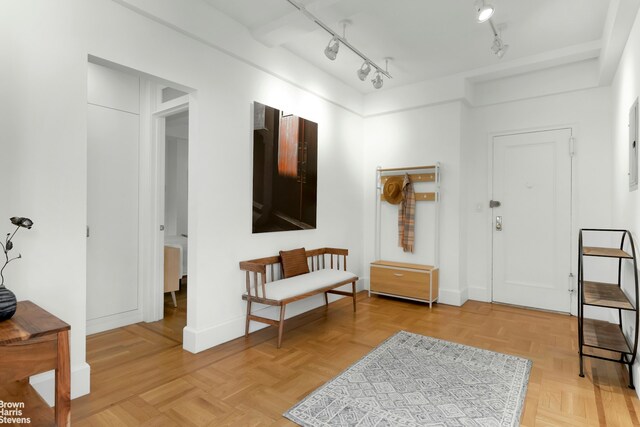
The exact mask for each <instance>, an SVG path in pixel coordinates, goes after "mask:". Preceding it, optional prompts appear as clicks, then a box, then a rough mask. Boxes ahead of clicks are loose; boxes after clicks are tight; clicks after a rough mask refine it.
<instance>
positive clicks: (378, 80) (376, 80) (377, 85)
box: [371, 71, 384, 89]
mask: <svg viewBox="0 0 640 427" xmlns="http://www.w3.org/2000/svg"><path fill="white" fill-rule="evenodd" d="M371 83H373V87H374V88H376V89H380V88H381V87H382V85H383V84H384V80H382V76H380V71H377V72H376V76H375V78H374V79H373V80H371Z"/></svg>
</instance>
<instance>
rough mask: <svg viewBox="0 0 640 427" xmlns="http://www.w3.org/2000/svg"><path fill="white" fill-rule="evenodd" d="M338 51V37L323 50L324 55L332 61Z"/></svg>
mask: <svg viewBox="0 0 640 427" xmlns="http://www.w3.org/2000/svg"><path fill="white" fill-rule="evenodd" d="M338 49H340V41H339V40H338V37H333V38H332V39H331V40H330V41H329V44H328V45H327V47H325V48H324V54H325V55H326V56H327V58H329V59H330V60H332V61H335V59H336V56H338Z"/></svg>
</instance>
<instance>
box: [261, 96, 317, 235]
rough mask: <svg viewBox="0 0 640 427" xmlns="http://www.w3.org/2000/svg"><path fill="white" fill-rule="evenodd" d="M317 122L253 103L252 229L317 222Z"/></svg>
mask: <svg viewBox="0 0 640 427" xmlns="http://www.w3.org/2000/svg"><path fill="white" fill-rule="evenodd" d="M317 187H318V124H317V123H314V122H312V121H310V120H306V119H304V118H302V117H299V116H297V115H295V114H289V113H285V112H283V111H281V110H278V109H276V108H273V107H269V106H268V105H264V104H261V103H259V102H254V103H253V204H252V215H253V226H252V228H253V229H252V231H253V233H267V232H275V231H292V230H308V229H314V228H316V210H317V209H316V203H317V192H318V191H317Z"/></svg>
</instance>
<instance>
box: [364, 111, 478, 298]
mask: <svg viewBox="0 0 640 427" xmlns="http://www.w3.org/2000/svg"><path fill="white" fill-rule="evenodd" d="M462 109H463V105H462V103H460V102H451V103H447V104H442V105H437V106H431V107H424V108H418V109H414V110H408V111H403V112H396V113H390V114H382V115H379V116H374V117H370V118H367V119H365V121H364V126H365V127H364V144H363V150H364V152H363V154H364V164H363V167H364V169H363V179H364V183H365V186H364V190H365V191H364V195H365V201H364V221H363V227H364V231H363V233H364V254H365V256H364V261H365V265H364V266H363V269H365V270H366V273H365V274H366V275H367V277H368V273H369V269H368V263H369V262H371V261H373V260H374V259H373V258H374V217H375V176H376V167H377V166H381V167H383V168H390V167H406V166H424V165H433V164H435V162H438V161H439V162H441V163H442V169H441V173H442V174H441V176H442V183H441V196H442V202H441V208H440V299H439V301H440V302H444V303H447V304H454V305H460V304H462V303H463V302H464V301H465V300H466V299H467V298H466V283H465V282H464V281H463V280H464V274H461V268H462V266H461V265H460V259H461V256H462V257H463V254H462V253H461V252H462V250H461V248H463V247H464V245H463V244H461V242H462V240H463V238H464V235H463V233H461V227H460V216H459V214H458V212H460V203H461V188H460V174H461V170H460V168H461V152H460V137H461V120H462ZM416 185H417V184H416ZM416 191H419V190H418V189H416ZM425 203H426V202H422V204H421V203H418V204H417V206H416V244H415V246H416V250H415V253H414V254H405V253H403V252H402V249H401V248H398V247H397V237H396V238H395V239H394V238H393V237H394V236H397V206H391V205H389V204H387V203H383V204H382V214H383V221H382V226H381V227H382V234H383V235H384V236H386V239H383V241H382V247H381V255H382V257H383V258H385V259H389V260H392V261H404V262H413V263H419V264H432V263H433V261H432V259H433V258H432V252H431V251H430V248H431V246H432V236H429V233H428V232H427V233H425V232H423V231H422V230H424V228H423V227H425V223H426V222H427V221H428V219H429V218H428V213H429V206H427V205H428V203H427V204H425ZM421 211H422V212H424V213H425V215H424V216H423V214H422V213H421Z"/></svg>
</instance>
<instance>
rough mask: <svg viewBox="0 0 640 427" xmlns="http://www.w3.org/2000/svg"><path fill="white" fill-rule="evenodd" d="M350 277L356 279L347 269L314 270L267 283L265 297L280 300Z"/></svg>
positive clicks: (346, 279) (260, 292)
mask: <svg viewBox="0 0 640 427" xmlns="http://www.w3.org/2000/svg"><path fill="white" fill-rule="evenodd" d="M350 279H353V280H357V279H358V276H356V275H355V274H353V273H350V272H348V271H342V270H333V269H330V268H325V269H322V270H316V271H312V272H311V273H307V274H302V275H300V276H295V277H290V278H288V279H281V280H276V281H275V282H270V283H267V286H266V288H267V295H266V298H268V299H271V300H275V301H282V300H284V299H287V298H291V297H295V296H297V295H302V294H304V293H307V292H312V291H315V290H317V289H321V288H325V287H327V286H331V285H333V284H336V283H340V282H345V281H348V280H350ZM259 294H262V290H260V291H259ZM260 296H262V295H260Z"/></svg>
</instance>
